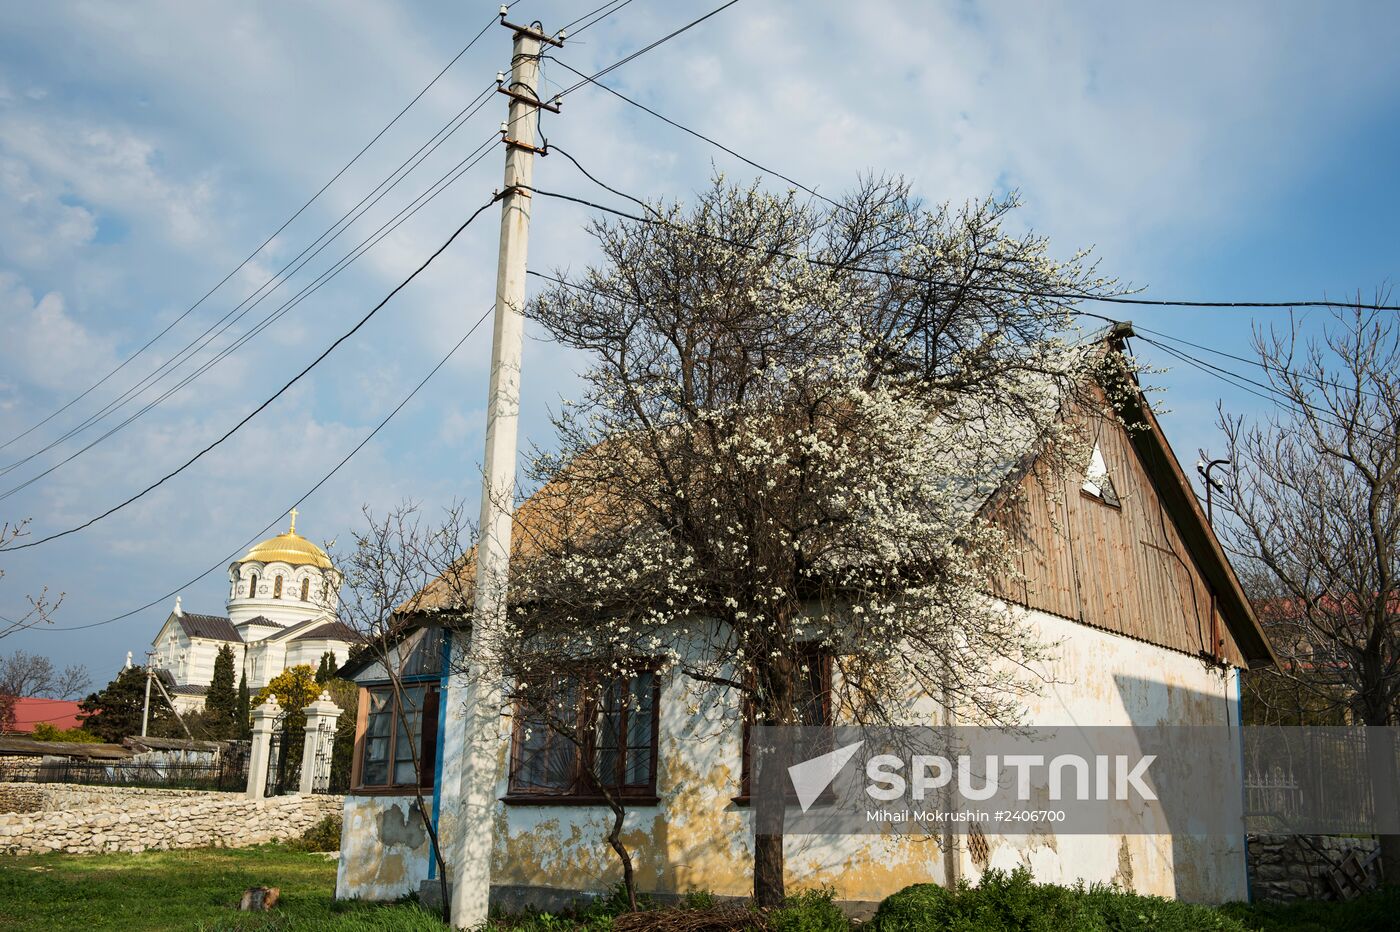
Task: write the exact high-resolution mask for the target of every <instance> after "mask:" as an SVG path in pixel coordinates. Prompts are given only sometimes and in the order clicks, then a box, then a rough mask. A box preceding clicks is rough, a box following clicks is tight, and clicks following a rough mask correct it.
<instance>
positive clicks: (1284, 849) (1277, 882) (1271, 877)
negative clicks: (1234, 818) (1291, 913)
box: [1249, 834, 1377, 902]
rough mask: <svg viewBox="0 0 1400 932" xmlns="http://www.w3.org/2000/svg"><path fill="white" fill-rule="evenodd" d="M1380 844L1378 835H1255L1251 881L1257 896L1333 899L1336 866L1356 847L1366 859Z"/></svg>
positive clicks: (1282, 899)
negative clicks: (1331, 876)
mask: <svg viewBox="0 0 1400 932" xmlns="http://www.w3.org/2000/svg"><path fill="white" fill-rule="evenodd" d="M1376 847H1377V842H1376V840H1375V839H1374V838H1355V837H1350V836H1345V835H1306V836H1304V835H1255V834H1251V835H1250V836H1249V881H1250V887H1251V890H1252V892H1253V894H1254V898H1255V899H1256V900H1266V901H1275V902H1288V901H1290V900H1323V899H1329V898H1331V896H1332V890H1331V888H1330V886H1329V885H1328V883H1327V875H1328V874H1330V873H1331V872H1332V871H1333V870H1334V869H1335V867H1336V865H1338V864H1340V863H1342V860H1343V859H1344V858H1345V857H1346V856H1347V854H1348V853H1349V852H1351V851H1352V850H1355V851H1356V853H1357V854H1358V856H1359V857H1360V858H1361V860H1363V861H1364V860H1366V858H1367V857H1368V856H1369V855H1370V854H1371V853H1372V852H1373V851H1375V850H1376ZM1373 870H1374V868H1373Z"/></svg>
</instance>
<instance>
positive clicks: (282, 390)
mask: <svg viewBox="0 0 1400 932" xmlns="http://www.w3.org/2000/svg"><path fill="white" fill-rule="evenodd" d="M499 199H500V195H494V196H492V198H491V199H490V200H489V201H487V202H486V203H485V204H482V205H481V206H480V207H478V208H477V209H476V210H475V211H473V212H472V214H471V215H470V216H469V217H467V219H466V220H464V221H463V222H462V225H461V226H459V227H457V229H456V230H454V231H452V235H451V236H449V237H448V238H447V240H446V241H445V242H444V243H443V244H442V245H441V246H439V247H438V248H437V249H436V250H435V251H434V252H433V254H432V255H430V256H428V258H427V259H425V260H423V264H422V265H420V266H418V268H416V269H414V270H413V272H412V273H411V274H410V275H409V276H408V277H407V278H405V279H404V280H403V281H402V282H400V283H399V284H397V285H395V286H394V288H393V290H392V291H390V292H389V293H388V294H387V295H385V296H384V298H383V300H381V301H380V302H379V303H378V304H376V305H375V306H374V307H372V308H371V309H370V310H369V312H368V313H367V314H365V315H364V316H363V317H361V318H360V320H359V321H358V322H357V323H356V324H355V325H354V326H353V327H351V328H350V329H349V330H347V331H346V332H345V333H343V334H341V335H340V336H339V337H337V338H336V339H335V341H334V342H333V343H331V345H330V346H328V347H326V349H325V350H323V351H322V352H321V354H320V355H319V356H317V357H316V358H315V359H314V360H312V361H311V362H310V363H308V364H307V366H306V367H305V368H304V369H302V370H301V371H300V372H298V373H297V374H296V375H295V376H293V377H292V378H291V379H290V380H289V381H288V382H287V383H286V384H285V385H283V386H282V387H281V388H279V389H278V390H277V391H276V392H274V393H273V394H272V395H271V396H270V397H269V398H267V400H265V401H263V402H262V403H261V404H259V405H258V406H257V407H256V408H254V409H253V410H252V411H250V412H249V413H248V414H246V415H245V416H244V417H243V419H242V420H240V421H239V422H238V423H237V424H235V425H233V427H231V428H229V429H228V430H227V431H226V432H224V434H223V435H222V436H220V437H219V438H218V439H217V440H215V441H213V442H212V443H210V444H209V445H207V446H205V447H204V448H203V449H202V450H200V451H199V452H198V453H196V454H195V455H194V456H192V457H190V458H189V459H188V460H186V461H185V462H184V463H183V464H182V465H181V466H179V467H178V468H177V469H175V470H173V471H171V472H169V473H167V474H166V475H164V476H162V477H161V478H160V479H157V480H156V481H155V482H153V483H151V484H150V485H148V486H146V488H144V489H142V490H141V491H140V492H137V493H136V494H135V495H132V496H131V497H129V498H127V499H126V500H125V501H123V502H121V503H119V504H117V505H114V506H112V507H111V508H109V509H107V510H106V511H104V512H102V513H101V514H99V515H97V516H96V517H93V518H89V519H88V520H87V521H85V522H83V523H82V524H78V525H74V526H73V527H71V528H67V529H66V530H62V531H56V532H55V533H53V534H49V535H47V536H45V537H41V538H39V539H38V540H34V541H28V542H26V543H23V544H12V545H10V546H8V547H0V553H9V552H11V551H15V550H28V549H29V548H31V547H38V546H39V545H41V544H46V543H48V542H49V541H53V540H57V539H59V538H61V537H67V536H68V535H69V534H75V533H77V532H78V531H81V530H83V529H84V528H88V527H91V526H92V525H93V524H96V523H97V522H98V521H101V520H102V519H103V518H106V517H108V516H110V515H112V514H115V513H116V512H118V511H120V510H121V509H123V508H125V507H126V506H128V505H130V504H131V503H133V502H135V501H137V500H138V499H140V498H142V497H144V496H145V495H147V494H148V493H150V492H152V491H153V490H155V489H156V488H159V487H160V486H161V485H163V484H164V483H165V482H167V481H168V480H170V479H173V478H174V477H175V476H178V475H179V474H180V473H182V472H184V471H185V470H186V469H188V468H189V467H190V466H192V465H194V463H195V462H197V461H198V460H199V459H200V458H201V457H203V456H204V455H205V454H206V453H208V452H209V451H210V450H212V449H214V448H215V447H217V446H218V445H219V444H221V443H223V442H224V441H225V440H227V439H228V438H229V437H232V436H233V435H234V433H235V432H237V431H238V429H239V428H241V427H242V426H243V425H245V424H247V423H248V422H249V421H251V420H252V419H253V418H255V417H257V415H258V414H260V413H262V411H263V410H264V409H266V408H267V407H268V406H269V405H271V404H272V403H273V402H274V401H276V400H277V399H278V398H280V397H281V396H282V395H283V394H285V393H286V392H287V391H288V390H289V389H290V388H291V387H292V386H293V385H295V384H296V383H297V382H299V381H301V379H302V377H303V376H305V375H306V374H307V373H308V372H310V371H311V370H312V369H314V368H316V366H317V365H319V364H320V363H321V361H322V360H323V359H325V358H326V357H327V356H329V355H330V354H331V353H332V352H333V351H334V350H335V349H336V347H338V346H340V344H342V343H344V342H345V341H346V340H348V339H350V337H352V336H354V335H355V333H356V332H358V331H359V329H360V328H361V327H363V326H364V325H365V324H367V323H368V322H369V320H370V318H372V317H374V315H375V314H377V313H378V312H379V310H380V308H382V307H384V305H386V304H388V303H389V301H390V299H392V298H393V297H394V295H396V294H398V293H399V292H400V291H402V290H403V289H404V288H405V287H407V286H408V284H409V282H411V281H413V280H414V279H415V278H417V277H418V275H419V273H421V272H422V271H423V270H424V269H426V268H427V267H428V266H429V265H431V264H432V263H433V260H435V259H437V257H438V256H440V255H442V254H443V252H445V251H446V249H447V247H448V246H451V245H452V243H453V241H455V240H456V239H457V237H458V236H459V235H461V233H462V231H463V230H465V229H466V228H467V227H468V226H469V225H471V223H472V221H474V220H475V219H476V218H477V217H479V216H481V214H482V213H484V212H485V211H486V209H487V208H488V207H490V206H491V205H492V204H494V203H496V201H497V200H499Z"/></svg>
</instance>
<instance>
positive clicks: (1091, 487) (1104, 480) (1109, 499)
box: [1082, 443, 1120, 508]
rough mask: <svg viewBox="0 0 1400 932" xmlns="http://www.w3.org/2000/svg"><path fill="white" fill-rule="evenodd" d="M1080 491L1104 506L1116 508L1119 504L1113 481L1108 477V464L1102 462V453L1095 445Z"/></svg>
mask: <svg viewBox="0 0 1400 932" xmlns="http://www.w3.org/2000/svg"><path fill="white" fill-rule="evenodd" d="M1082 489H1083V491H1084V494H1085V495H1088V496H1089V497H1090V498H1095V499H1098V500H1099V501H1101V502H1103V503H1104V504H1105V505H1113V506H1114V507H1115V508H1116V507H1118V505H1119V504H1120V503H1119V501H1118V493H1117V492H1115V491H1114V489H1113V480H1112V479H1111V478H1109V475H1108V464H1107V463H1106V462H1104V458H1103V451H1102V450H1100V449H1099V445H1098V444H1097V443H1095V444H1094V452H1093V454H1092V455H1091V456H1090V457H1089V468H1088V469H1086V470H1085V471H1084V485H1083V486H1082Z"/></svg>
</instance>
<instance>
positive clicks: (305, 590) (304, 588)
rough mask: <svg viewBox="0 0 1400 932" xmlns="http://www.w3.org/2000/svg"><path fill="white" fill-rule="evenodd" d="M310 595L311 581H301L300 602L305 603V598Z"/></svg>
mask: <svg viewBox="0 0 1400 932" xmlns="http://www.w3.org/2000/svg"><path fill="white" fill-rule="evenodd" d="M310 594H311V580H310V579H303V580H302V581H301V600H302V601H303V602H305V601H306V597H307V596H309V595H310Z"/></svg>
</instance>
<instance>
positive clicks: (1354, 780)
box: [1245, 728, 1400, 834]
mask: <svg viewBox="0 0 1400 932" xmlns="http://www.w3.org/2000/svg"><path fill="white" fill-rule="evenodd" d="M1391 734H1392V733H1391V732H1390V730H1388V729H1380V728H1377V729H1361V728H1354V729H1347V728H1311V729H1309V728H1296V729H1270V728H1258V729H1254V730H1253V732H1251V737H1254V738H1256V740H1247V741H1246V743H1245V815H1246V819H1247V822H1248V824H1249V826H1250V828H1251V830H1252V831H1271V830H1272V831H1284V832H1286V831H1290V830H1291V829H1293V828H1295V827H1297V826H1299V825H1306V826H1307V827H1308V830H1309V831H1310V832H1312V833H1339V834H1352V833H1362V834H1364V833H1368V832H1370V831H1372V830H1373V829H1374V826H1375V824H1376V820H1377V817H1378V816H1379V815H1380V813H1378V811H1377V806H1378V804H1381V805H1384V806H1386V807H1389V808H1390V809H1393V807H1394V800H1393V798H1386V799H1383V800H1378V799H1377V798H1376V795H1375V792H1374V786H1375V785H1384V784H1383V782H1381V781H1384V782H1393V780H1394V778H1395V777H1394V775H1395V774H1396V773H1397V772H1400V761H1397V760H1396V753H1397V749H1396V748H1394V747H1391V748H1386V747H1385V746H1384V744H1383V743H1382V744H1376V746H1368V739H1369V742H1371V743H1374V742H1385V741H1388V740H1391ZM1387 751H1388V752H1389V755H1390V761H1389V762H1386V761H1385V757H1386V754H1387ZM1378 767H1379V771H1380V772H1378Z"/></svg>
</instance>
